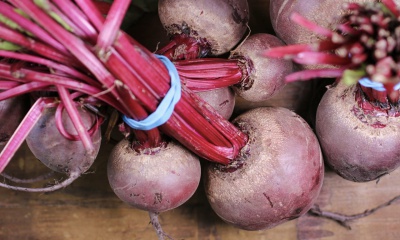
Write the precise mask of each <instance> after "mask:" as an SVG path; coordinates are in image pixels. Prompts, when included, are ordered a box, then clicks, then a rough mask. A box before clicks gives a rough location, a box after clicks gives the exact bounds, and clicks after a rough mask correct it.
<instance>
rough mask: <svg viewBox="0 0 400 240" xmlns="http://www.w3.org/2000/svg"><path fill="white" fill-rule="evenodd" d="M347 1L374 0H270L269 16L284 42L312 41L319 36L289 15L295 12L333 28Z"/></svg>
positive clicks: (372, 0)
mask: <svg viewBox="0 0 400 240" xmlns="http://www.w3.org/2000/svg"><path fill="white" fill-rule="evenodd" d="M347 2H359V3H362V2H375V1H374V0H352V1H349V0H339V1H338V0H271V1H270V18H271V23H272V27H273V28H274V30H275V33H276V35H277V36H278V37H279V38H280V39H282V40H283V41H284V42H285V43H286V44H288V45H289V44H296V43H312V42H315V41H317V40H318V39H320V38H321V36H318V35H316V34H315V33H313V32H311V31H310V30H308V29H305V28H304V27H302V26H300V25H298V24H296V23H295V22H293V21H292V20H290V17H291V15H292V13H294V12H297V13H299V14H300V15H302V16H303V17H305V18H307V19H309V20H311V21H313V22H315V23H317V24H318V25H319V26H323V27H326V28H329V29H333V28H334V27H335V26H336V23H337V21H338V19H339V17H340V15H342V14H343V13H344V11H343V10H342V9H343V4H344V3H347Z"/></svg>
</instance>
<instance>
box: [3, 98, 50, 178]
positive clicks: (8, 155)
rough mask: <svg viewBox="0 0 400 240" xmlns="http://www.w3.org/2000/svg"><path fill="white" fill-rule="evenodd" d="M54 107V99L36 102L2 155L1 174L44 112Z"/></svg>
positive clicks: (42, 99)
mask: <svg viewBox="0 0 400 240" xmlns="http://www.w3.org/2000/svg"><path fill="white" fill-rule="evenodd" d="M54 106H55V102H54V99H52V98H39V99H37V100H36V102H35V103H34V104H33V106H32V107H31V109H30V110H29V112H28V113H27V114H26V115H25V117H24V119H23V120H22V122H21V123H20V125H19V126H18V128H17V129H16V130H15V132H14V134H13V135H12V136H11V138H10V140H8V142H7V144H6V146H5V147H4V149H3V151H2V152H1V153H0V173H1V172H3V170H4V168H5V167H6V166H7V164H8V163H9V162H10V160H11V159H12V157H13V156H14V154H15V153H16V151H17V150H18V149H19V147H20V146H21V144H22V143H23V142H24V141H25V139H26V137H27V136H28V134H29V133H30V131H31V130H32V128H33V127H34V126H35V124H36V123H37V121H38V120H39V119H40V117H41V116H42V113H43V110H44V109H45V108H47V107H54Z"/></svg>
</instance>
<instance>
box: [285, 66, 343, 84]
mask: <svg viewBox="0 0 400 240" xmlns="http://www.w3.org/2000/svg"><path fill="white" fill-rule="evenodd" d="M345 70H346V68H338V69H314V70H303V71H299V72H294V73H291V74H289V75H287V76H286V78H285V80H286V82H295V81H306V80H310V79H313V78H337V77H341V76H342V74H343V72H344V71H345Z"/></svg>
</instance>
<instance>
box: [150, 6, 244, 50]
mask: <svg viewBox="0 0 400 240" xmlns="http://www.w3.org/2000/svg"><path fill="white" fill-rule="evenodd" d="M158 13H159V16H160V20H161V22H162V24H163V25H164V27H165V28H166V29H167V31H168V33H169V34H171V35H173V34H181V33H186V34H189V36H191V37H194V38H198V39H202V40H201V42H202V41H203V40H205V41H206V42H207V43H208V44H209V45H210V47H211V54H212V55H220V54H223V53H226V52H228V51H229V50H231V49H232V48H233V47H234V46H235V45H236V44H237V43H238V42H239V41H240V40H241V39H242V37H243V36H244V33H245V32H246V29H247V24H248V21H249V6H248V3H247V1H246V0H218V1H216V0H160V1H159V5H158Z"/></svg>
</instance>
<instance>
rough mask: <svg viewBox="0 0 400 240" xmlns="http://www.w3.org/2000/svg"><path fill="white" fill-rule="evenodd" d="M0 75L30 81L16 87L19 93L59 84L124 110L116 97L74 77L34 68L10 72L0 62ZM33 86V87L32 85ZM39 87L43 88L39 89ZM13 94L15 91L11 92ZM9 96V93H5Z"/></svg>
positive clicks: (8, 67) (15, 79)
mask: <svg viewBox="0 0 400 240" xmlns="http://www.w3.org/2000/svg"><path fill="white" fill-rule="evenodd" d="M13 75H19V78H16V77H15V76H13ZM0 77H1V78H8V79H12V80H14V81H23V82H27V81H28V82H30V83H29V84H28V85H26V86H22V85H21V86H19V87H18V88H21V89H23V90H21V91H20V92H19V94H23V93H27V92H33V91H37V90H44V89H46V90H47V87H48V86H50V85H53V86H54V85H60V86H63V87H66V88H68V89H71V90H75V91H80V92H83V93H86V94H88V95H91V96H96V98H98V99H99V100H101V101H103V102H105V103H107V104H109V105H110V106H113V107H114V108H116V109H117V110H119V111H121V112H124V109H122V108H121V107H120V106H121V103H120V102H119V101H118V99H115V98H112V97H111V96H110V95H108V93H106V92H104V93H103V92H102V90H101V89H99V88H96V87H95V86H91V85H88V84H85V83H83V82H79V81H77V80H75V79H71V78H68V77H64V76H58V75H56V74H54V73H53V74H50V73H43V72H37V71H34V70H28V69H24V68H22V69H19V70H18V74H15V73H12V71H11V69H10V66H7V65H4V64H0ZM34 86H35V87H34ZM41 87H42V88H43V89H41ZM12 90H13V89H10V90H8V91H10V93H6V92H2V93H0V96H1V95H2V94H4V95H5V94H11V92H13V91H12ZM12 94H15V93H12ZM7 96H9V95H7Z"/></svg>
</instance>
